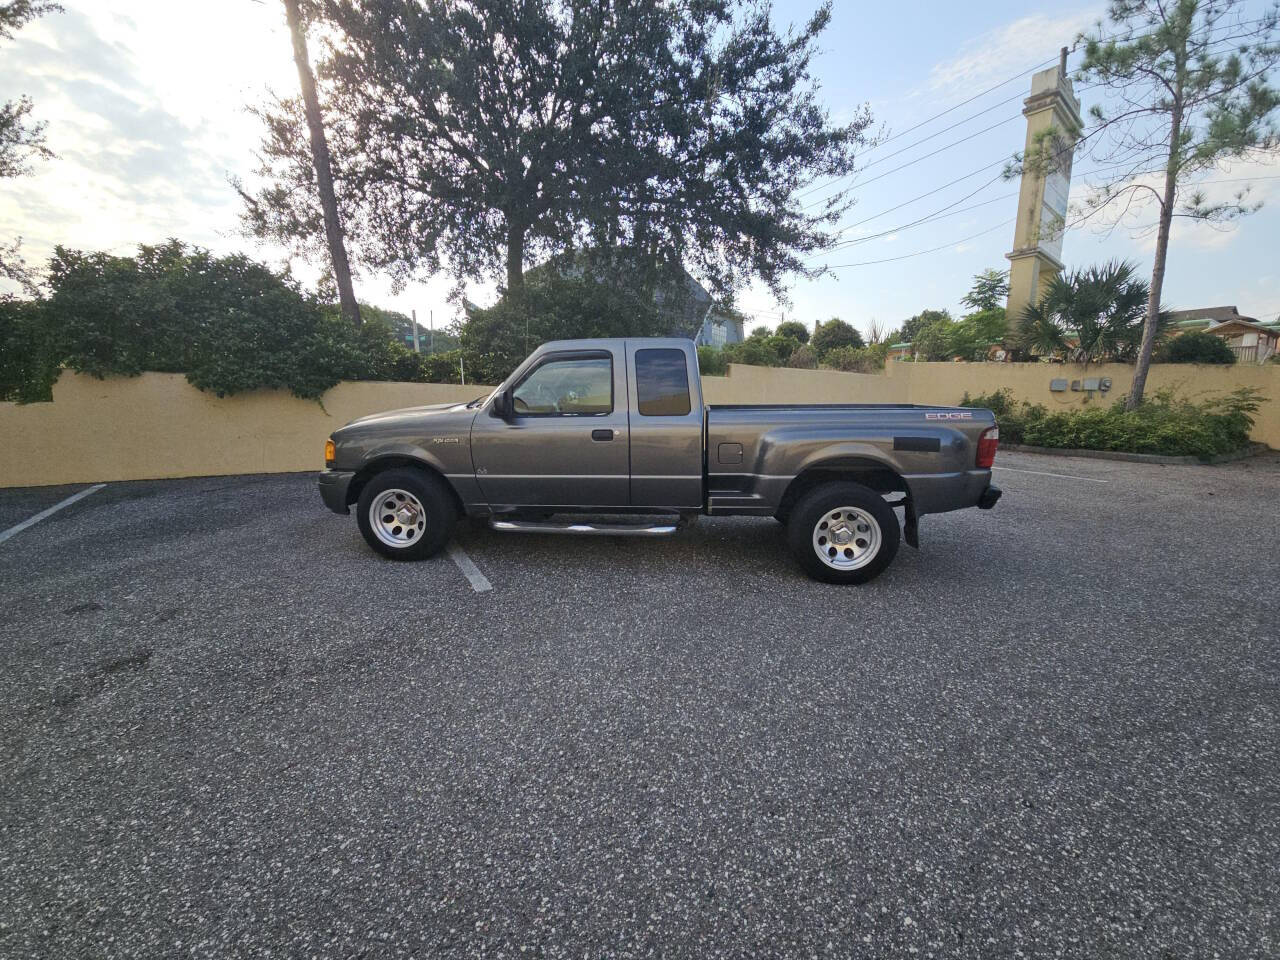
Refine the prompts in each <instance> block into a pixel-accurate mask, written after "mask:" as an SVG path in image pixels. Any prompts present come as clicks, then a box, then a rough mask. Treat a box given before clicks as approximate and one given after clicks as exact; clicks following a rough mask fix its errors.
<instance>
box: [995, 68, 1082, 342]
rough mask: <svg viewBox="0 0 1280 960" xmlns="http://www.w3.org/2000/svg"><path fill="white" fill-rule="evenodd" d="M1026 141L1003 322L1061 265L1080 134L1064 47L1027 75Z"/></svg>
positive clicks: (1033, 298) (1034, 297) (1016, 313)
mask: <svg viewBox="0 0 1280 960" xmlns="http://www.w3.org/2000/svg"><path fill="white" fill-rule="evenodd" d="M1022 115H1023V116H1024V117H1026V118H1027V145H1026V152H1025V157H1026V158H1027V162H1025V163H1024V164H1023V171H1022V187H1021V190H1020V191H1019V193H1018V222H1017V226H1016V227H1014V231H1013V250H1011V251H1010V252H1009V253H1006V254H1005V256H1006V257H1007V258H1008V259H1009V303H1008V313H1009V322H1010V323H1011V324H1016V323H1017V320H1018V317H1019V316H1020V315H1021V313H1022V311H1023V309H1024V308H1025V307H1027V306H1028V305H1030V304H1032V303H1034V302H1035V301H1037V300H1039V298H1040V294H1041V293H1042V292H1043V290H1044V288H1045V285H1046V284H1048V282H1049V281H1050V280H1051V279H1052V278H1053V277H1054V276H1056V275H1057V274H1058V272H1059V271H1060V270H1061V269H1062V233H1063V225H1064V224H1065V222H1066V215H1067V195H1068V194H1069V193H1070V191H1071V157H1072V153H1073V151H1074V150H1075V144H1076V139H1077V138H1078V137H1079V136H1080V129H1081V118H1080V101H1079V100H1077V99H1076V95H1075V92H1074V91H1073V90H1072V88H1071V81H1070V80H1069V79H1068V78H1067V50H1066V48H1065V47H1063V49H1062V58H1061V59H1060V60H1059V62H1058V65H1057V66H1056V67H1050V68H1049V69H1048V70H1041V71H1040V72H1039V73H1037V74H1035V75H1033V76H1032V77H1031V96H1029V97H1027V99H1026V100H1024V101H1023V107H1022Z"/></svg>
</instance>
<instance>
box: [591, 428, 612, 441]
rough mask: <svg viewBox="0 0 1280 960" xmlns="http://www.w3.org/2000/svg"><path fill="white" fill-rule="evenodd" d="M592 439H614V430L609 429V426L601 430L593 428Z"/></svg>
mask: <svg viewBox="0 0 1280 960" xmlns="http://www.w3.org/2000/svg"><path fill="white" fill-rule="evenodd" d="M591 439H592V440H612V439H613V431H612V430H609V429H607V428H606V429H600V430H592V431H591Z"/></svg>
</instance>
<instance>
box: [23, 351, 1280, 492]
mask: <svg viewBox="0 0 1280 960" xmlns="http://www.w3.org/2000/svg"><path fill="white" fill-rule="evenodd" d="M1088 376H1091V377H1093V376H1099V377H1111V378H1112V380H1113V381H1114V387H1113V389H1112V390H1111V393H1110V394H1109V395H1108V396H1107V397H1105V398H1101V397H1096V396H1095V397H1094V398H1093V399H1092V400H1090V399H1089V398H1088V397H1087V396H1086V395H1085V394H1081V393H1065V394H1062V393H1050V391H1049V381H1050V380H1051V379H1052V378H1054V377H1067V378H1068V379H1079V378H1082V377H1083V371H1082V370H1081V368H1079V367H1064V366H1061V365H1056V364H1054V365H1050V364H1037V363H1027V364H995V363H989V364H988V363H973V364H965V363H890V364H889V365H888V368H887V370H886V371H885V373H884V374H883V375H872V374H860V373H837V372H834V371H827V370H789V369H776V368H767V367H747V366H740V365H737V364H735V365H733V366H732V367H731V368H730V371H729V376H727V377H707V378H706V379H705V394H706V399H707V401H708V402H709V403H938V404H953V403H955V402H957V401H958V400H959V399H960V398H961V396H963V395H964V393H965V392H966V391H967V392H969V393H970V394H978V393H988V392H990V391H992V390H996V389H999V388H1001V387H1008V388H1010V389H1011V390H1012V391H1013V393H1014V395H1015V396H1016V397H1017V398H1019V399H1023V400H1029V401H1032V402H1034V403H1043V404H1045V405H1047V406H1049V407H1050V408H1053V407H1055V406H1057V405H1082V404H1085V403H1088V402H1092V403H1095V404H1096V403H1104V404H1105V403H1111V402H1113V401H1114V400H1115V399H1117V398H1119V397H1121V396H1123V395H1124V393H1125V391H1127V390H1128V387H1129V382H1130V379H1131V376H1132V371H1131V369H1130V368H1129V367H1125V366H1119V365H1105V366H1093V367H1090V368H1089V371H1088ZM1147 383H1148V389H1149V390H1157V389H1160V388H1162V387H1174V388H1175V389H1176V390H1177V391H1178V392H1179V393H1180V394H1181V395H1184V396H1192V397H1195V396H1209V395H1213V394H1218V393H1225V392H1229V391H1231V390H1234V389H1236V388H1237V387H1240V386H1252V387H1256V388H1258V389H1259V390H1261V391H1262V393H1263V395H1264V396H1266V397H1269V398H1270V400H1271V402H1270V403H1266V404H1264V405H1263V408H1262V411H1261V412H1260V414H1259V417H1258V424H1257V427H1256V428H1255V430H1254V439H1256V440H1260V441H1262V442H1264V443H1267V444H1269V445H1270V446H1272V447H1277V448H1280V366H1278V365H1276V364H1266V365H1263V366H1255V365H1244V364H1238V365H1236V366H1234V367H1200V366H1190V365H1156V366H1153V367H1152V368H1151V376H1150V377H1149V379H1148V381H1147ZM486 389H488V388H486V387H484V386H466V387H461V386H455V385H450V384H420V383H341V384H339V385H338V386H336V387H334V388H333V389H332V390H330V391H329V392H328V393H326V394H325V395H324V398H323V401H322V402H321V403H316V402H314V401H309V400H299V399H297V398H296V397H293V396H290V395H289V394H287V393H283V392H280V391H260V392H256V393H251V394H244V395H240V396H235V397H226V398H223V399H219V398H218V397H215V396H213V395H212V394H209V393H202V392H201V391H199V390H197V389H196V388H195V387H193V386H191V385H190V384H188V383H187V381H186V378H185V377H183V376H182V375H180V374H169V373H146V374H143V375H142V376H140V377H132V378H120V379H112V380H97V379H94V378H93V377H87V376H80V375H78V374H73V373H70V372H68V373H64V374H63V375H62V378H61V379H60V380H59V381H58V383H57V385H56V386H55V387H54V392H53V396H54V402H53V403H33V404H27V405H18V404H14V403H0V449H2V451H3V453H2V455H0V487H14V486H41V485H47V484H60V483H89V482H94V481H103V480H108V481H109V480H137V479H152V478H161V477H195V476H213V475H218V474H237V473H285V472H290V471H303V470H318V469H320V467H321V466H322V462H321V461H322V458H323V445H324V441H325V438H326V437H327V436H328V435H329V434H330V432H332V431H333V430H334V429H336V428H337V427H340V426H342V425H343V424H344V423H347V422H348V421H350V420H354V419H355V418H356V417H361V416H364V415H366V414H369V413H376V412H378V411H381V410H391V409H394V408H396V407H408V406H414V405H417V404H424V403H445V402H459V401H465V400H470V399H472V398H474V397H476V396H478V395H479V394H481V393H484V392H485V391H486Z"/></svg>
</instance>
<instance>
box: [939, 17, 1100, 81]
mask: <svg viewBox="0 0 1280 960" xmlns="http://www.w3.org/2000/svg"><path fill="white" fill-rule="evenodd" d="M1101 12H1102V11H1101V8H1099V7H1090V8H1087V9H1084V10H1080V11H1078V12H1076V13H1070V14H1066V15H1063V16H1056V17H1055V16H1048V15H1047V14H1042V13H1038V14H1034V15H1032V16H1028V17H1022V18H1021V19H1019V20H1015V21H1013V23H1010V24H1007V25H1006V26H1003V27H999V28H997V29H995V30H991V31H988V32H987V33H984V34H983V35H982V36H980V37H977V38H975V39H973V40H970V41H968V42H967V43H965V44H964V46H963V48H962V49H961V52H960V53H959V54H957V55H956V56H955V57H953V58H951V59H950V60H944V61H943V62H941V63H938V64H935V65H934V66H933V69H931V70H930V71H929V81H928V89H929V91H930V92H932V93H939V92H942V93H945V94H948V95H953V96H954V97H955V98H957V99H959V98H960V94H962V93H963V94H964V95H965V96H969V95H971V94H973V93H975V92H976V91H978V90H980V89H983V88H985V87H989V86H991V85H993V84H995V83H999V82H1000V81H1001V80H1004V79H1005V78H1007V77H1008V76H1009V75H1010V74H1011V73H1013V72H1015V71H1017V70H1020V69H1025V68H1026V67H1027V66H1029V65H1030V64H1033V63H1039V62H1040V61H1042V60H1048V59H1050V58H1051V57H1054V56H1056V55H1057V53H1058V50H1059V49H1060V48H1062V47H1064V46H1071V44H1072V42H1073V41H1074V40H1075V38H1076V36H1077V34H1079V33H1080V32H1081V31H1082V30H1087V29H1089V28H1090V27H1091V26H1093V24H1094V23H1095V22H1096V21H1097V20H1098V17H1099V15H1100V13H1101ZM1011 89H1012V88H1011Z"/></svg>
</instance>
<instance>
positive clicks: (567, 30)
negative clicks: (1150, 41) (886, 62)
mask: <svg viewBox="0 0 1280 960" xmlns="http://www.w3.org/2000/svg"><path fill="white" fill-rule="evenodd" d="M316 7H317V10H316V16H317V18H318V20H319V22H318V23H317V30H318V32H320V33H322V34H323V35H325V36H326V38H327V41H328V42H327V44H326V52H327V57H325V58H324V59H323V60H322V61H321V62H320V63H318V64H317V70H316V73H317V76H318V78H319V82H320V84H321V96H320V100H321V102H322V103H324V104H325V107H326V112H327V114H328V115H329V116H328V117H327V120H328V123H327V127H328V133H329V136H330V146H331V148H332V152H333V156H334V158H335V180H336V181H337V185H338V188H339V189H338V194H339V202H340V205H341V207H342V211H341V212H342V219H343V222H344V224H347V225H349V232H350V235H351V239H352V243H353V248H354V249H355V251H356V253H357V257H358V259H360V260H362V261H363V262H364V263H366V264H368V265H371V266H374V267H376V268H378V269H381V270H384V271H386V272H388V273H390V274H391V275H393V276H397V277H406V276H408V275H410V274H413V273H416V272H419V271H424V270H425V271H432V270H436V269H439V268H440V267H441V266H442V265H443V264H448V265H449V266H450V267H451V268H452V269H453V270H454V271H455V272H456V275H457V276H459V277H460V278H466V279H468V280H470V279H474V278H475V277H477V276H481V275H484V274H486V273H487V274H489V275H494V274H503V275H505V277H506V281H507V286H508V289H509V290H510V291H511V292H515V290H516V288H517V287H518V286H520V285H521V283H522V281H523V277H522V266H523V263H524V262H525V260H526V253H529V254H532V255H534V256H541V255H543V254H546V253H552V254H554V253H558V252H561V251H563V250H565V249H567V248H569V247H570V246H573V245H575V244H577V245H594V246H608V247H616V248H626V249H633V250H636V251H641V252H643V253H644V254H645V255H646V258H647V259H646V260H645V262H646V263H648V264H649V265H650V266H651V267H652V268H653V269H655V270H658V271H660V272H663V273H665V274H667V275H668V276H669V275H671V274H672V273H673V272H674V271H676V270H677V269H678V268H679V267H681V266H685V265H687V266H688V267H690V269H693V270H694V271H695V272H697V273H698V275H699V276H700V277H701V278H704V279H705V280H706V281H707V282H708V283H709V284H710V286H711V287H712V288H713V290H714V291H715V292H716V294H717V296H718V297H721V298H722V295H723V294H725V293H727V292H728V291H729V289H730V288H731V287H733V286H735V285H736V284H738V283H740V282H742V280H744V279H746V278H748V277H757V278H759V279H761V280H763V281H764V282H765V283H766V284H767V285H769V286H770V287H772V288H774V289H775V290H777V289H780V287H781V285H782V283H783V281H784V280H785V279H786V278H787V277H788V275H789V274H791V273H793V272H794V273H800V274H802V275H814V274H816V272H817V270H818V269H819V268H816V267H812V266H809V265H807V264H806V263H805V259H806V257H807V256H808V255H809V254H811V253H812V252H813V251H814V250H815V249H820V248H822V247H823V246H825V245H826V244H828V243H829V242H830V238H831V234H830V227H831V224H833V223H834V222H835V216H836V215H837V214H838V213H839V211H840V210H842V209H843V207H844V199H843V198H844V194H843V193H837V194H836V196H835V197H834V199H833V200H832V201H831V202H827V203H823V204H821V205H819V206H817V207H816V208H814V209H812V210H805V206H806V204H805V203H804V202H803V201H802V200H801V199H800V197H799V194H800V193H801V191H803V189H804V188H805V186H806V185H807V184H809V183H811V182H812V181H813V180H815V179H817V178H825V177H840V176H842V175H844V174H847V173H849V172H851V171H852V170H853V168H854V155H855V152H857V151H858V150H859V148H860V147H861V146H862V145H863V143H864V141H865V138H864V135H863V134H864V131H865V130H866V128H867V126H868V125H869V123H870V116H869V114H868V112H867V111H866V110H865V108H855V110H854V112H853V114H852V118H851V119H850V120H849V121H848V122H846V123H844V124H843V125H840V126H836V125H833V124H832V123H831V122H830V121H829V118H828V115H827V112H826V111H825V110H824V109H823V107H822V106H821V104H820V102H819V101H818V99H817V96H816V91H815V86H814V83H813V77H812V73H811V65H810V61H811V58H812V57H813V56H814V54H815V52H816V51H817V44H818V38H819V36H820V35H821V33H822V32H823V31H824V30H825V29H826V27H827V25H828V23H829V22H830V16H831V13H830V6H829V5H824V6H821V7H820V8H819V9H818V11H817V12H816V13H815V14H814V15H813V16H812V17H811V18H810V19H809V21H808V22H807V23H805V24H802V25H799V26H797V27H795V28H791V29H779V28H778V27H777V26H776V25H775V22H774V20H775V18H776V14H773V13H772V12H771V11H770V9H769V7H768V5H766V4H757V3H754V2H747V0H714V2H709V3H708V2H696V3H679V4H673V3H639V4H637V3H630V2H624V0H603V2H601V0H563V2H558V3H511V2H510V0H471V2H467V3H456V2H453V0H378V2H373V3H355V2H332V3H325V4H323V5H316ZM499 41H500V42H499ZM260 115H261V116H262V118H263V120H264V122H265V123H266V127H267V135H266V140H265V143H264V147H263V150H262V156H263V164H264V165H263V168H262V170H261V171H260V172H261V173H262V175H263V178H264V180H265V181H266V182H267V184H268V186H267V188H266V189H265V190H263V191H262V192H261V193H259V194H257V195H254V196H246V201H247V204H248V207H247V213H246V218H245V219H246V225H247V226H248V228H249V229H251V230H252V231H253V232H255V233H258V234H260V235H264V236H270V237H274V238H276V239H279V240H281V241H282V242H284V243H287V244H295V245H296V244H299V243H300V244H302V246H303V249H304V251H305V252H307V253H310V254H313V255H315V256H316V257H317V259H318V258H319V256H320V255H321V254H322V252H323V245H322V243H321V240H322V237H323V230H322V225H321V222H320V217H319V212H318V210H317V209H316V204H315V202H314V185H313V183H314V178H313V171H312V166H311V161H310V159H309V152H308V149H307V128H306V124H305V122H304V120H303V116H302V109H301V106H300V104H299V103H298V102H297V101H296V100H289V101H284V102H281V103H275V104H271V105H269V106H268V107H266V108H265V109H263V110H262V111H260Z"/></svg>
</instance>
